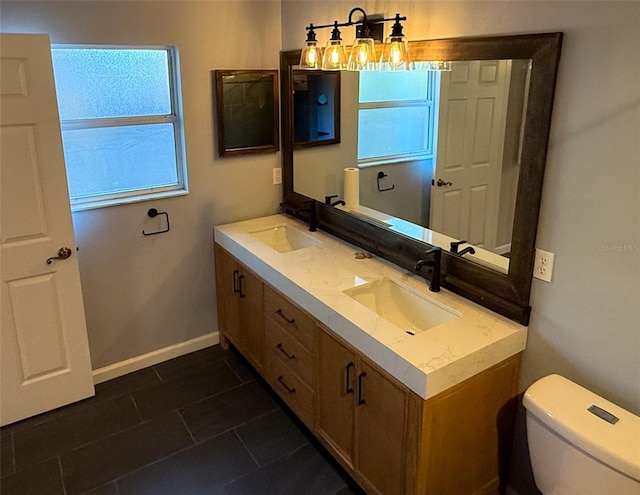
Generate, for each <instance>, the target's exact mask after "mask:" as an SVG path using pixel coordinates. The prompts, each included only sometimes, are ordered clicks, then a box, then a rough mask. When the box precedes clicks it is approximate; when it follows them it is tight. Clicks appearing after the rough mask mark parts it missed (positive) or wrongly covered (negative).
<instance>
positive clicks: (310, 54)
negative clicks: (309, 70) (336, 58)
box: [306, 45, 318, 67]
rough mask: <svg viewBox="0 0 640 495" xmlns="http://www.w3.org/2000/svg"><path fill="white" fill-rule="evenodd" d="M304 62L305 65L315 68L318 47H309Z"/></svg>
mask: <svg viewBox="0 0 640 495" xmlns="http://www.w3.org/2000/svg"><path fill="white" fill-rule="evenodd" d="M306 61H307V65H309V66H314V67H315V65H316V64H317V63H318V47H316V46H315V45H314V46H310V47H309V49H308V50H307V57H306Z"/></svg>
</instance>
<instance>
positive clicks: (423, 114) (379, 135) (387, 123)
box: [358, 106, 432, 159]
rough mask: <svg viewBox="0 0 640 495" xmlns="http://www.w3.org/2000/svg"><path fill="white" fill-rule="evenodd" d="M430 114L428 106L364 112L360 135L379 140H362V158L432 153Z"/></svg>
mask: <svg viewBox="0 0 640 495" xmlns="http://www.w3.org/2000/svg"><path fill="white" fill-rule="evenodd" d="M430 113H431V110H430V108H428V107H424V106H419V107H395V108H373V109H367V110H360V112H359V118H358V135H359V136H376V138H375V139H359V140H358V158H360V159H366V158H372V157H382V156H392V155H401V154H408V153H418V152H426V151H428V136H429V128H430V126H431V125H432V122H431V116H430Z"/></svg>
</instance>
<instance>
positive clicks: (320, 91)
mask: <svg viewBox="0 0 640 495" xmlns="http://www.w3.org/2000/svg"><path fill="white" fill-rule="evenodd" d="M292 82H293V146H294V148H299V147H306V146H322V145H328V144H337V143H339V142H340V72H338V71H336V72H326V71H325V72H323V71H315V70H313V71H310V70H294V71H293V76H292Z"/></svg>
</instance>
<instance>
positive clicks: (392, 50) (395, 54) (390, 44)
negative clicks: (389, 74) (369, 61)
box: [380, 37, 413, 70]
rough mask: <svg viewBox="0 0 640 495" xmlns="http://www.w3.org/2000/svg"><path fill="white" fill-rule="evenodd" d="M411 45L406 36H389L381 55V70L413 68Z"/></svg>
mask: <svg viewBox="0 0 640 495" xmlns="http://www.w3.org/2000/svg"><path fill="white" fill-rule="evenodd" d="M412 68H413V65H412V64H411V59H410V58H409V47H408V44H407V42H406V41H404V38H401V37H398V38H387V40H386V41H385V44H384V47H383V49H382V56H381V57H380V69H381V70H411V69H412Z"/></svg>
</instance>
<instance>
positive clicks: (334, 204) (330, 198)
mask: <svg viewBox="0 0 640 495" xmlns="http://www.w3.org/2000/svg"><path fill="white" fill-rule="evenodd" d="M337 197H338V195H337V194H333V195H331V196H325V197H324V204H325V205H329V206H338V205H343V206H346V204H347V203H345V202H344V201H343V200H341V199H339V200H337V201H334V202H333V203H332V202H331V200H332V199H333V198H337Z"/></svg>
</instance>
